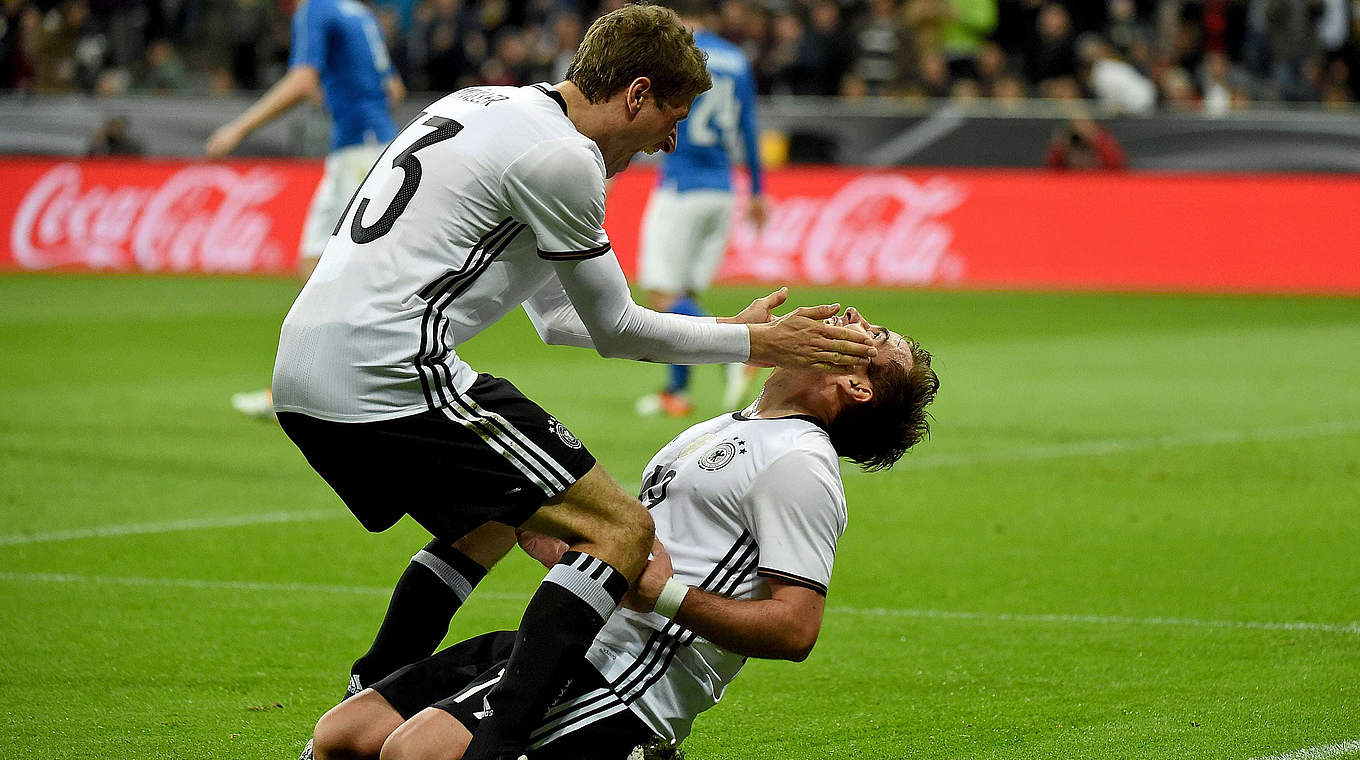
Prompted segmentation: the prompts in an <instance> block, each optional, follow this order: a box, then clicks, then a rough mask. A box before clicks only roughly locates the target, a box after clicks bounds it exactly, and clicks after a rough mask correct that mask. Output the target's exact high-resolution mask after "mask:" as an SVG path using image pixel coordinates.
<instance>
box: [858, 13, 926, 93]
mask: <svg viewBox="0 0 1360 760" xmlns="http://www.w3.org/2000/svg"><path fill="white" fill-rule="evenodd" d="M855 42H856V51H855V73H856V74H858V75H859V78H860V79H861V80H863V82H864V86H865V88H866V89H867V90H868V91H869V94H871V95H888V94H892V93H895V92H897V91H899V90H900V89H901V86H902V80H903V76H902V63H901V62H902V61H903V60H905V59H906V56H907V55H908V54H909V52H910V49H911V47H912V45H911V41H910V40H909V39H905V38H904V34H903V31H902V26H901V25H900V23H899V21H898V17H897V4H896V3H894V2H893V0H870V2H869V16H868V18H867V19H866V20H865V21H864V23H863V24H861V26H860V28H859V32H858V33H857V34H856V35H855Z"/></svg>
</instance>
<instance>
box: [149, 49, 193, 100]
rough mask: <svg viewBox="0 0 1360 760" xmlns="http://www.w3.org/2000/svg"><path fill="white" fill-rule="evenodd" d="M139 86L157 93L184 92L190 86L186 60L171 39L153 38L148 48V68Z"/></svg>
mask: <svg viewBox="0 0 1360 760" xmlns="http://www.w3.org/2000/svg"><path fill="white" fill-rule="evenodd" d="M138 87H139V88H140V89H143V90H151V91H153V92H155V93H157V94H161V95H164V94H166V93H173V92H183V91H184V90H187V89H188V88H189V75H188V72H186V71H185V69H184V62H183V61H181V60H180V58H179V52H178V51H176V50H175V46H174V45H173V44H171V42H170V40H167V39H163V38H162V39H157V40H152V41H151V44H150V45H148V46H147V49H146V70H145V71H144V72H143V73H142V78H141V80H140V81H139V82H138Z"/></svg>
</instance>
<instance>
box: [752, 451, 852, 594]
mask: <svg viewBox="0 0 1360 760" xmlns="http://www.w3.org/2000/svg"><path fill="white" fill-rule="evenodd" d="M831 468H832V465H831V464H829V463H828V461H827V459H826V458H824V457H818V456H816V455H815V454H813V453H811V452H809V451H806V450H803V449H794V450H793V451H790V452H789V453H787V454H785V455H784V456H782V457H780V458H779V459H777V460H775V461H774V462H773V463H771V464H770V465H768V466H766V467H765V469H764V470H762V471H761V472H760V474H759V475H757V476H756V478H755V480H754V481H752V483H751V488H750V490H748V491H747V493H746V498H745V500H744V502H743V509H744V510H745V511H746V519H747V526H748V527H749V528H750V529H751V533H752V535H753V536H754V537H755V540H756V545H757V546H759V547H760V562H759V565H758V566H757V570H756V572H757V574H759V575H761V576H764V577H766V578H773V579H776V580H781V581H784V582H786V583H793V584H797V585H800V586H806V587H807V588H810V589H813V590H814V591H817V592H818V593H820V594H822V595H823V596H825V595H826V590H827V586H828V585H829V584H830V583H831V566H832V563H833V561H834V560H835V557H836V542H837V541H838V540H840V537H841V534H842V533H844V532H845V523H846V511H845V492H844V490H843V489H842V487H841V478H840V472H839V471H838V470H833V469H831Z"/></svg>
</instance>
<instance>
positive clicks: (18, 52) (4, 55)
mask: <svg viewBox="0 0 1360 760" xmlns="http://www.w3.org/2000/svg"><path fill="white" fill-rule="evenodd" d="M0 23H2V24H3V27H2V28H0V75H2V76H3V77H4V80H3V82H4V85H5V87H7V88H10V89H15V90H31V89H33V86H34V82H35V80H36V78H37V74H36V60H35V56H34V47H35V45H36V39H35V38H36V37H37V35H38V34H39V33H40V30H41V29H42V11H40V10H38V7H37V6H36V5H34V4H33V3H32V2H29V1H28V0H5V16H4V18H3V19H0Z"/></svg>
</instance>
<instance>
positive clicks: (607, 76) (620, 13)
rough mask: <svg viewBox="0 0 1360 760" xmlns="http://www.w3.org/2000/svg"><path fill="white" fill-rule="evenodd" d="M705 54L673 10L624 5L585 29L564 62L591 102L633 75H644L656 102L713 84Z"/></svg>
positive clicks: (673, 100) (683, 97)
mask: <svg viewBox="0 0 1360 760" xmlns="http://www.w3.org/2000/svg"><path fill="white" fill-rule="evenodd" d="M707 60H708V56H707V55H705V54H704V51H702V50H700V49H699V46H698V45H696V44H694V35H693V34H691V33H690V31H689V30H688V29H686V28H685V25H684V24H682V23H681V22H680V17H679V16H678V15H676V13H675V11H673V10H671V9H669V8H662V7H660V6H657V5H625V6H623V7H622V8H619V9H618V10H615V11H610V12H609V13H606V14H605V15H603V16H601V17H600V18H598V19H596V21H595V23H593V24H591V25H590V28H589V29H587V30H586V36H585V39H584V40H582V41H581V47H579V48H577V50H576V55H575V57H573V58H572V59H571V65H570V66H568V67H567V79H568V80H570V81H571V83H572V84H574V85H576V87H577V88H578V89H580V90H581V93H582V94H583V95H585V96H586V99H587V100H589V101H590V102H591V103H602V102H604V101H606V100H608V99H609V98H610V97H612V96H613V95H615V94H616V93H618V92H619V91H620V90H623V89H625V88H626V87H628V85H630V84H632V83H633V80H635V79H637V78H638V77H647V78H648V79H650V80H651V82H652V90H651V92H652V97H653V98H655V99H656V101H657V105H678V104H681V103H684V104H688V103H689V101H691V100H693V99H694V98H695V97H696V96H697V95H698V94H699V93H701V92H704V91H705V90H707V89H708V88H710V87H712V86H713V80H712V79H711V78H710V77H709V75H708V66H707Z"/></svg>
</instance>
